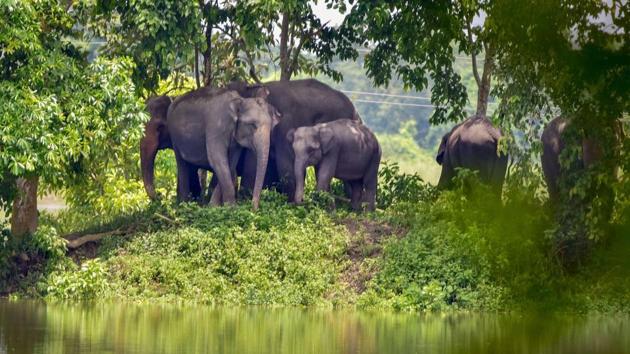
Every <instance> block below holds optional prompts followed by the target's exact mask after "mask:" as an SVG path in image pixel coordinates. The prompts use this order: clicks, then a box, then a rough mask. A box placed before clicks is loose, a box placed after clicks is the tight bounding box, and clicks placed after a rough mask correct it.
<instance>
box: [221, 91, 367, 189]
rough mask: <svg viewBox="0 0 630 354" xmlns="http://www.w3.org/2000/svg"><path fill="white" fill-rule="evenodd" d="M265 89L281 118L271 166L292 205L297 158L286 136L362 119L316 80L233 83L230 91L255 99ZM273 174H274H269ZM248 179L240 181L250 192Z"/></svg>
mask: <svg viewBox="0 0 630 354" xmlns="http://www.w3.org/2000/svg"><path fill="white" fill-rule="evenodd" d="M263 87H264V88H267V89H268V90H269V96H268V97H267V101H268V102H269V103H270V104H271V105H272V106H273V107H275V108H276V109H277V110H278V111H279V112H280V115H281V118H280V123H279V124H278V125H277V126H276V127H275V128H274V130H273V132H272V136H271V150H272V153H271V155H272V159H271V162H270V165H272V164H275V165H276V168H277V175H276V176H274V179H277V181H274V182H276V183H278V184H279V185H280V190H281V191H282V192H283V193H285V194H286V195H287V197H288V198H289V201H293V198H294V196H295V186H296V184H295V183H296V178H295V174H294V170H293V164H294V159H295V156H294V154H293V149H292V147H291V143H290V142H289V141H288V140H287V133H288V132H289V131H290V130H291V129H297V128H299V127H310V126H313V125H316V124H319V123H326V122H331V121H334V120H337V119H338V118H339V117H347V118H350V119H352V120H356V121H360V120H361V118H360V117H359V114H358V113H357V111H356V109H355V107H354V105H353V104H352V102H351V101H350V99H349V98H348V97H347V96H346V95H345V94H343V93H342V92H340V91H337V90H335V89H333V88H331V87H330V86H328V85H326V84H323V83H321V82H319V81H317V80H314V79H306V80H295V81H273V82H267V83H265V84H262V85H247V84H246V83H242V82H234V83H232V84H230V85H228V88H230V89H233V90H236V91H237V92H238V93H239V94H241V96H243V97H252V96H255V95H256V94H257V92H258V90H260V89H262V88H263ZM249 161H250V163H249V164H248V163H247V162H246V163H245V167H244V170H245V171H250V170H251V169H252V167H251V159H249ZM270 173H271V171H270V172H269V173H268V174H270ZM245 174H247V173H245ZM249 176H250V177H249V178H248V177H247V176H246V175H244V177H243V179H242V181H241V185H242V187H243V188H245V189H249V188H251V183H252V181H251V173H250V174H249Z"/></svg>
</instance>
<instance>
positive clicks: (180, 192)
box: [175, 150, 192, 203]
mask: <svg viewBox="0 0 630 354" xmlns="http://www.w3.org/2000/svg"><path fill="white" fill-rule="evenodd" d="M175 161H176V162H177V201H178V202H180V203H181V202H188V201H190V172H191V170H192V168H191V167H190V164H189V163H188V162H186V161H184V159H183V158H182V157H181V156H180V154H179V152H178V151H177V150H175Z"/></svg>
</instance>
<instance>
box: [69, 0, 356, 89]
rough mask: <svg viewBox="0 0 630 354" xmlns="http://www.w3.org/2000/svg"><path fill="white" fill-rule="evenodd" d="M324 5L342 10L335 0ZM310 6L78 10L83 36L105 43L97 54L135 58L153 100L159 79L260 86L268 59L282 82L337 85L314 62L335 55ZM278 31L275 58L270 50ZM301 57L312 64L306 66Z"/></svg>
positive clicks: (85, 6)
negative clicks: (305, 79) (296, 78)
mask: <svg viewBox="0 0 630 354" xmlns="http://www.w3.org/2000/svg"><path fill="white" fill-rule="evenodd" d="M327 1H328V2H329V3H330V4H331V6H336V7H337V8H340V9H341V10H342V11H343V10H344V9H345V7H344V6H345V4H344V3H343V2H341V1H339V0H327ZM310 5H311V2H309V1H283V2H278V1H271V0H261V1H231V0H224V1H219V0H211V1H203V0H197V1H193V0H186V1H175V0H157V1H154V0H139V1H134V2H116V1H111V0H83V1H82V2H81V3H80V5H77V9H78V11H79V12H81V13H82V14H84V15H83V17H85V18H86V19H87V20H86V21H84V22H85V23H84V25H85V29H86V33H88V34H91V35H92V36H96V37H99V38H104V39H105V41H106V44H105V47H104V49H103V50H102V52H103V54H105V55H107V56H118V55H127V56H130V57H131V58H133V60H134V62H135V64H136V69H135V72H134V82H135V83H136V85H137V86H138V87H139V88H143V89H144V90H145V91H146V92H147V93H149V94H152V93H155V90H156V88H157V87H158V82H159V80H164V79H167V78H169V77H171V76H172V75H189V76H194V77H195V78H196V80H197V85H198V86H201V85H211V86H221V85H222V84H225V83H226V82H229V81H233V80H239V79H250V80H253V81H257V82H259V81H260V72H261V71H262V70H264V69H265V68H266V66H265V65H262V63H261V62H262V61H263V60H262V59H263V58H264V57H266V56H268V57H269V60H270V61H275V60H277V59H278V57H279V62H280V68H281V77H282V78H283V79H289V78H290V77H291V76H292V75H293V74H294V73H296V72H299V71H304V72H307V73H314V72H316V71H317V70H321V71H323V72H324V73H326V74H327V75H330V76H332V77H333V78H335V79H337V80H338V79H339V78H340V76H339V74H338V73H337V72H335V71H334V70H332V69H331V68H330V67H329V66H328V65H326V63H325V62H324V61H320V60H319V59H318V57H319V56H326V57H332V56H333V52H332V47H331V43H332V39H333V31H334V30H333V29H332V28H331V27H327V26H326V25H325V24H322V23H321V21H320V20H319V19H318V18H317V17H316V16H315V15H314V14H313V11H312V9H311V6H310ZM281 13H282V14H283V15H282V19H281V18H280V14H281ZM279 28H281V29H282V30H281V34H280V41H279V43H280V44H279V46H280V55H278V56H276V55H275V54H274V51H273V49H272V47H273V46H275V45H276V44H277V41H276V36H275V33H276V32H275V31H276V30H277V29H279ZM305 52H311V53H313V54H315V57H314V58H312V57H311V58H310V59H309V58H308V57H306V56H305V55H304V54H305ZM199 61H201V63H200V62H199Z"/></svg>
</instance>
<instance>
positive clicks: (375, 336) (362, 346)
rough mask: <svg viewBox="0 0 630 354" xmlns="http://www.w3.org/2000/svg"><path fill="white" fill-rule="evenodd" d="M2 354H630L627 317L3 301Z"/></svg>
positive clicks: (0, 312) (0, 316)
mask: <svg viewBox="0 0 630 354" xmlns="http://www.w3.org/2000/svg"><path fill="white" fill-rule="evenodd" d="M0 353H68V354H71V353H317V354H328V353H384V354H387V353H396V354H399V353H630V317H627V316H619V317H614V316H613V317H611V316H605V317H604V316H602V317H580V316H571V317H565V316H563V317H557V316H554V317H547V316H534V315H531V316H513V315H510V316H509V315H479V314H477V315H401V314H373V313H361V312H350V311H335V310H313V309H311V310H306V309H295V308H290V309H286V308H285V309H266V308H251V307H244V308H211V307H204V306H183V307H181V306H180V307H178V306H151V305H125V304H101V305H60V304H48V305H46V304H42V303H36V302H7V301H0Z"/></svg>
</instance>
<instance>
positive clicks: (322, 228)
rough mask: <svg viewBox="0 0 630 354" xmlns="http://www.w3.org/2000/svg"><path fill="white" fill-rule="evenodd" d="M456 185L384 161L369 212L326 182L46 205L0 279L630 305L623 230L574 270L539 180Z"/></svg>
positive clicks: (50, 289)
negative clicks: (294, 188)
mask: <svg viewBox="0 0 630 354" xmlns="http://www.w3.org/2000/svg"><path fill="white" fill-rule="evenodd" d="M464 176H465V175H464ZM311 183H312V181H311ZM510 183H516V182H514V180H511V181H510ZM459 185H460V187H459V188H460V189H459V190H455V191H451V192H446V193H440V194H438V193H436V191H435V189H434V188H433V187H431V186H430V185H427V184H426V183H425V182H423V181H422V180H421V179H420V178H419V177H418V176H417V175H406V174H402V173H400V171H399V169H398V167H397V166H396V165H395V164H386V165H384V166H383V167H382V170H381V182H380V194H379V207H380V208H383V209H384V211H379V212H377V213H375V214H369V215H356V214H353V213H350V212H348V211H347V210H346V208H347V207H348V206H344V205H343V204H338V205H337V208H338V209H337V210H336V211H334V212H330V211H328V210H327V209H328V207H329V205H330V202H331V200H330V199H328V198H326V197H324V196H322V195H320V194H318V193H311V194H310V197H308V198H306V201H305V204H304V205H301V206H292V205H287V204H286V200H285V199H284V197H283V196H281V195H278V194H276V193H274V192H265V193H264V198H263V202H262V204H261V209H260V211H258V212H256V213H254V212H252V211H251V210H250V208H249V204H248V203H246V202H244V203H242V204H240V205H238V206H236V207H232V208H209V207H201V206H198V205H197V204H183V205H180V206H175V205H171V204H170V202H168V201H164V202H163V203H161V204H152V205H151V206H150V207H149V208H146V209H142V210H141V211H140V212H136V213H131V214H127V215H126V216H118V217H116V218H109V219H108V220H105V219H100V220H99V218H95V217H94V215H93V214H92V215H90V214H80V213H79V212H78V210H77V209H70V210H67V211H64V212H62V213H60V214H59V215H57V216H47V217H45V218H43V223H44V224H45V226H44V227H42V228H40V231H38V233H37V234H36V235H35V237H33V238H32V240H31V241H30V243H28V244H23V245H21V246H19V245H15V246H13V247H12V248H11V247H9V248H7V247H5V249H4V250H5V251H7V252H8V255H7V254H5V257H6V258H4V259H9V260H11V259H14V260H15V259H16V258H19V257H20V254H28V255H29V257H30V260H28V261H23V260H18V261H17V262H10V263H5V265H6V268H4V269H7V272H5V273H4V274H2V279H4V280H3V283H1V284H0V288H3V289H8V290H9V292H10V293H11V294H13V296H26V297H44V298H46V299H49V300H79V299H81V300H85V299H97V298H98V299H101V300H103V299H112V298H118V299H124V300H127V301H137V302H145V301H167V302H182V301H183V302H195V303H207V304H263V305H317V306H330V305H334V306H358V307H359V308H372V309H374V308H377V309H392V310H398V311H454V310H473V309H474V310H510V309H511V310H516V309H521V310H529V309H531V308H541V307H543V308H545V309H546V310H553V311H579V312H586V311H598V312H617V311H622V312H626V311H628V310H630V309H628V308H627V304H628V303H630V302H629V300H630V299H629V298H628V294H627V292H626V291H625V289H627V287H628V286H630V284H629V283H628V279H630V277H628V275H629V274H627V269H628V268H627V267H625V266H626V265H627V264H626V263H627V260H626V259H625V258H624V256H623V251H622V250H623V247H625V246H627V239H626V238H624V236H623V235H624V232H627V229H626V230H624V229H623V227H622V226H621V225H620V226H619V227H618V230H616V232H615V233H614V235H612V236H611V237H610V239H609V240H608V245H607V247H601V248H600V249H599V251H598V252H597V253H595V254H594V255H593V257H592V259H590V260H589V266H588V267H584V268H583V269H581V270H580V271H578V272H575V273H566V272H565V271H564V268H563V267H562V266H561V264H560V263H559V262H558V261H557V259H556V258H555V257H554V255H553V251H551V250H553V242H552V239H551V238H550V237H549V236H548V234H549V229H550V228H551V227H552V225H553V219H552V218H551V216H552V215H553V214H552V213H550V212H549V210H548V208H547V207H546V206H545V205H544V203H543V201H542V200H541V199H538V198H531V194H530V192H531V190H529V189H527V188H523V187H521V188H518V187H517V186H508V189H507V192H506V195H505V196H504V202H503V204H502V205H501V204H497V203H496V202H495V201H489V200H487V198H485V197H484V196H486V195H487V193H488V191H487V190H486V187H484V186H481V185H480V186H477V187H476V188H475V189H473V190H474V192H473V194H472V195H469V196H468V197H462V195H464V194H462V190H461V188H463V186H464V180H463V179H462V180H461V181H460V184H459ZM311 188H312V186H311ZM309 189H310V188H309ZM311 190H312V189H311ZM86 212H93V211H86ZM85 219H88V220H92V223H93V225H92V226H89V225H88V226H87V227H86V226H85V223H84V222H83V220H85ZM82 222H83V224H81V223H82ZM81 226H82V227H81ZM80 228H83V229H84V230H85V231H84V232H100V231H104V230H112V229H114V230H120V232H119V233H116V234H114V235H112V236H109V237H107V238H104V239H103V240H102V241H101V242H100V243H99V244H97V245H96V246H94V245H91V244H87V245H85V246H83V247H82V248H79V249H78V250H72V251H69V252H68V251H66V247H65V242H63V241H60V240H61V238H60V237H59V233H60V232H64V233H68V232H71V231H72V230H77V229H80ZM16 264H17V266H16ZM20 264H21V265H22V266H20ZM25 264H28V267H24V265H25ZM16 274H17V276H16ZM588 284H596V286H589V285H588Z"/></svg>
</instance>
